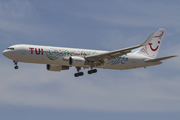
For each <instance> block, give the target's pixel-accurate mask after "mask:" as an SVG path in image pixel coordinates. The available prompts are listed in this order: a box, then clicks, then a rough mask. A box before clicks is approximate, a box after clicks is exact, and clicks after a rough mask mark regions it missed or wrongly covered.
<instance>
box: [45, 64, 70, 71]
mask: <svg viewBox="0 0 180 120" xmlns="http://www.w3.org/2000/svg"><path fill="white" fill-rule="evenodd" d="M46 68H47V70H49V71H61V70H69V66H62V65H50V64H47V65H46Z"/></svg>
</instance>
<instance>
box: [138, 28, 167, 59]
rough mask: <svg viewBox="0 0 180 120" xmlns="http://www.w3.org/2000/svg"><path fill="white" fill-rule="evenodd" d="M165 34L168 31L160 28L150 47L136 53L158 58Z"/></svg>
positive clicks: (142, 48) (144, 47)
mask: <svg viewBox="0 0 180 120" xmlns="http://www.w3.org/2000/svg"><path fill="white" fill-rule="evenodd" d="M165 32H166V29H163V28H160V29H159V30H158V31H157V32H156V33H155V34H154V37H153V38H152V39H151V42H150V43H149V44H148V45H146V46H143V47H141V48H140V49H139V50H138V51H137V52H136V53H138V54H144V55H147V56H150V57H153V58H156V56H157V53H158V51H159V48H160V45H161V43H162V40H163V37H164V34H165Z"/></svg>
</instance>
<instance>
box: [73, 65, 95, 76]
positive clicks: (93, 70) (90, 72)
mask: <svg viewBox="0 0 180 120" xmlns="http://www.w3.org/2000/svg"><path fill="white" fill-rule="evenodd" d="M76 69H77V71H78V72H77V73H75V74H74V76H75V77H79V76H83V75H84V73H83V72H79V71H80V70H81V67H76ZM96 72H97V69H92V68H91V70H89V71H88V74H93V73H96Z"/></svg>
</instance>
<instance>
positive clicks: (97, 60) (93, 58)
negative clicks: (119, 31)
mask: <svg viewBox="0 0 180 120" xmlns="http://www.w3.org/2000/svg"><path fill="white" fill-rule="evenodd" d="M154 34H155V33H154V32H153V33H152V34H151V35H150V36H149V37H148V38H147V40H146V41H145V42H144V43H142V44H140V45H136V46H132V47H128V48H124V49H119V50H114V51H110V52H106V53H102V54H97V55H90V56H85V59H86V60H87V61H89V64H91V66H93V67H94V66H100V65H102V64H104V63H105V62H104V59H107V60H112V59H115V58H117V57H119V56H122V55H125V54H127V53H130V52H131V50H133V49H136V48H139V47H142V46H145V45H147V44H149V42H150V41H151V39H152V38H153V36H154Z"/></svg>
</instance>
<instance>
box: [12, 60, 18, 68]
mask: <svg viewBox="0 0 180 120" xmlns="http://www.w3.org/2000/svg"><path fill="white" fill-rule="evenodd" d="M13 63H14V65H15V66H14V69H18V68H19V67H18V66H17V63H18V61H16V60H13Z"/></svg>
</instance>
